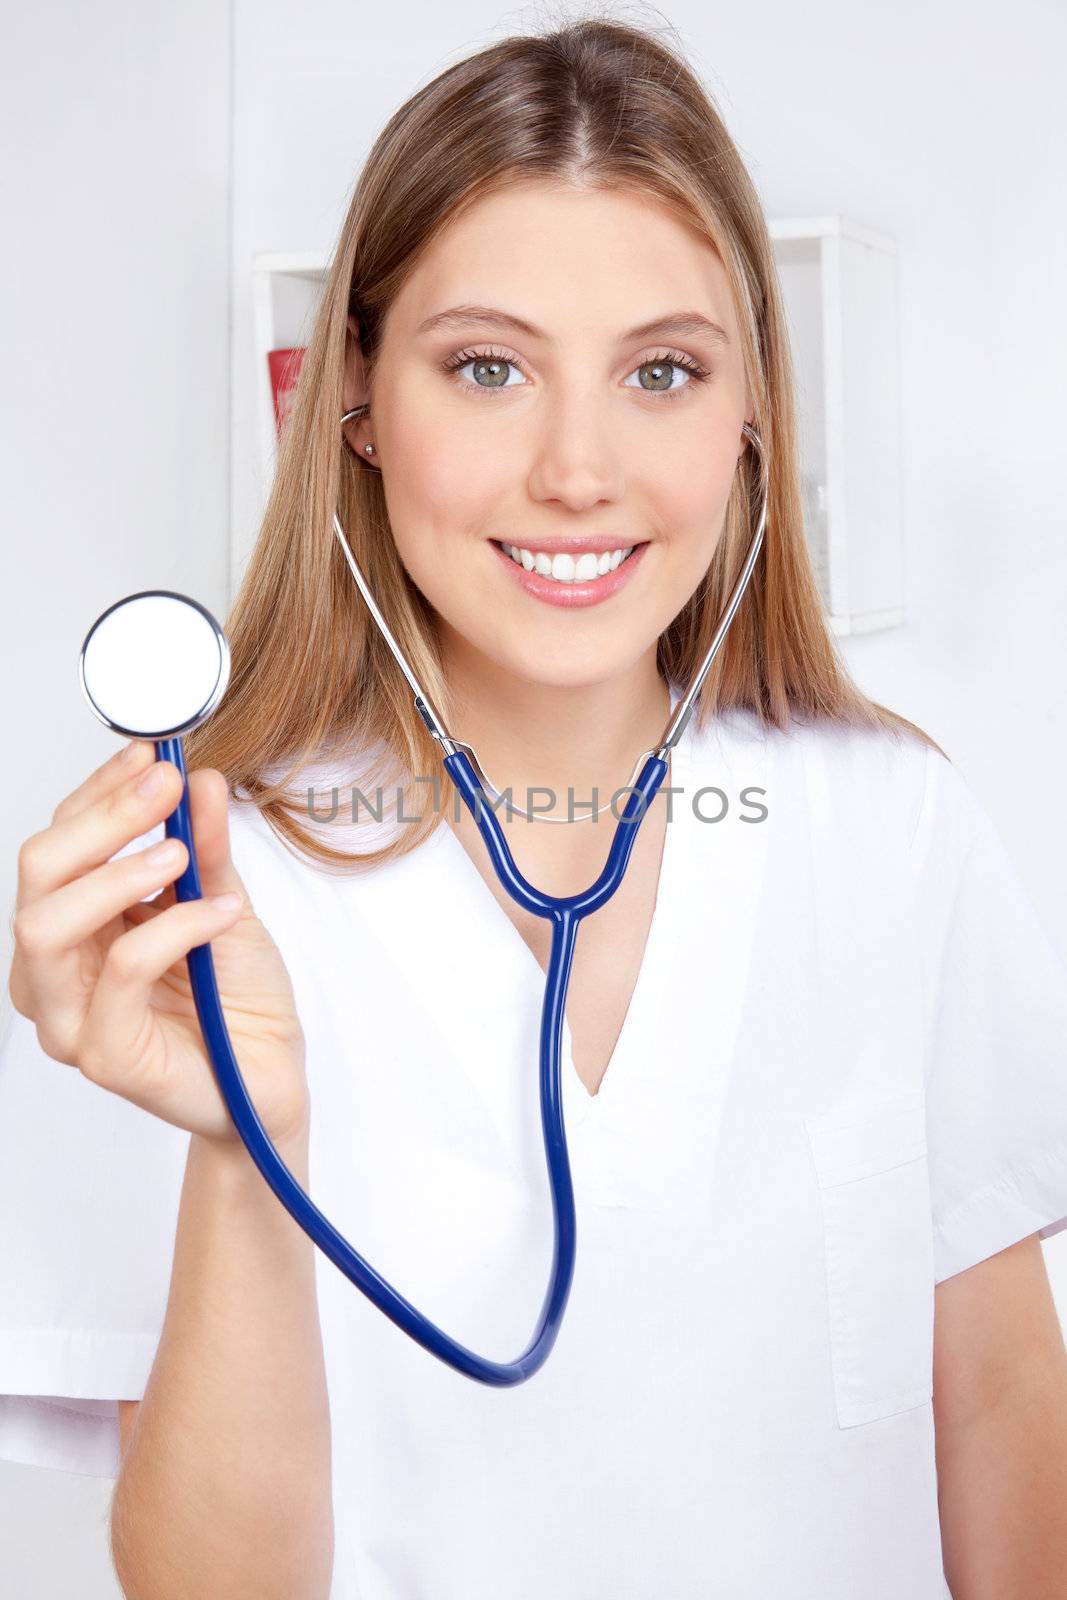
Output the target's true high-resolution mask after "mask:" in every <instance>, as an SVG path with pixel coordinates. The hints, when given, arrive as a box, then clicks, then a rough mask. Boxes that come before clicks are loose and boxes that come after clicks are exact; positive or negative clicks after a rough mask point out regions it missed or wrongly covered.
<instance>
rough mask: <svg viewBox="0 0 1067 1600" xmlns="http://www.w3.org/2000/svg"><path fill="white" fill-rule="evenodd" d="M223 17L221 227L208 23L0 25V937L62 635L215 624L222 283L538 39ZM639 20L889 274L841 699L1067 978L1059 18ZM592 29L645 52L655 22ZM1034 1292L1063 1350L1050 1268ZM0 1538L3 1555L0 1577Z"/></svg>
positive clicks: (62, 7)
mask: <svg viewBox="0 0 1067 1600" xmlns="http://www.w3.org/2000/svg"><path fill="white" fill-rule="evenodd" d="M233 6H234V38H233V66H234V76H233V84H232V95H233V99H232V135H233V152H232V155H233V170H232V218H231V217H229V216H228V191H227V139H228V134H229V131H230V125H229V120H228V119H229V112H230V100H229V93H230V88H229V85H228V81H227V75H228V70H229V43H228V38H227V25H228V18H227V8H226V6H225V5H223V4H222V3H221V0H220V3H219V4H217V5H214V6H213V5H211V4H210V3H209V0H190V3H188V4H186V5H185V6H184V7H183V9H182V10H181V11H180V12H179V11H178V10H175V9H171V10H170V11H165V10H164V9H162V8H158V7H153V8H144V7H138V6H135V5H133V4H120V3H118V0H97V3H96V4H95V6H94V7H93V8H92V13H91V20H90V14H89V13H88V12H87V11H86V10H85V9H84V8H79V7H78V6H76V5H74V4H73V3H71V0H66V3H64V4H57V3H53V4H52V6H51V7H50V8H49V9H48V10H47V12H46V11H44V10H41V9H38V10H34V11H26V12H25V14H23V13H20V14H19V15H18V16H17V17H16V18H15V20H14V22H13V23H11V22H9V23H8V24H7V27H8V31H9V32H10V33H12V34H13V35H14V37H13V38H11V39H9V40H8V41H7V46H8V47H7V48H6V49H5V51H4V61H5V67H4V69H3V75H4V78H5V79H6V80H7V81H6V82H5V83H4V84H3V95H2V96H0V101H2V102H3V103H4V108H3V111H2V113H0V115H2V116H3V118H4V122H5V126H4V130H3V131H4V132H5V133H6V135H7V137H6V138H5V139H4V141H3V145H2V151H3V153H2V155H0V164H2V165H0V171H2V173H3V184H4V196H3V199H4V201H5V204H4V207H3V210H4V214H5V215H6V216H8V217H14V218H15V219H16V224H15V226H14V228H13V229H12V230H11V233H12V238H11V240H10V242H9V244H8V247H7V249H6V251H5V255H4V257H3V260H4V265H5V267H6V269H7V272H6V277H7V297H8V301H9V304H10V303H14V304H16V305H17V307H18V314H17V315H15V316H8V317H7V318H5V319H4V320H5V344H6V352H7V356H8V379H7V382H6V385H5V392H6V397H7V398H6V402H5V409H6V413H7V416H6V418H5V426H4V428H3V444H4V449H5V452H6V455H7V463H6V469H5V473H4V480H3V481H4V489H5V495H6V506H5V517H4V530H3V537H4V548H5V562H6V563H7V571H6V573H5V576H6V577H7V582H6V583H5V584H4V586H3V595H4V600H3V604H4V617H5V624H6V626H5V629H4V634H3V638H2V641H0V650H2V651H3V652H4V657H5V659H4V662H3V665H4V667H5V669H6V672H7V681H8V682H9V683H12V684H13V685H15V686H16V692H15V693H14V694H13V695H12V696H11V697H10V700H9V704H8V707H7V711H8V717H9V731H10V733H11V734H12V735H13V737H12V739H11V741H10V748H11V749H13V750H15V751H18V752H20V754H21V752H24V751H29V752H31V755H32V761H31V763H30V766H29V769H28V770H27V768H26V766H25V765H24V764H20V765H19V767H18V768H17V769H16V768H15V766H14V764H13V760H12V758H11V757H7V758H6V766H5V769H4V773H5V777H6V779H7V782H6V783H5V787H4V793H5V798H6V803H5V809H4V817H3V830H4V840H5V847H4V851H3V857H2V860H0V891H2V893H3V895H4V897H5V899H6V900H7V901H8V902H10V898H11V895H12V893H13V885H14V878H13V871H14V852H15V847H16V844H17V841H18V840H19V839H20V838H22V837H24V836H25V834H26V833H27V832H29V831H31V829H35V828H37V827H41V826H43V825H44V824H45V823H46V822H47V820H48V815H49V813H50V810H51V807H52V805H54V803H55V800H56V798H58V796H59V795H60V794H61V793H63V792H64V791H65V790H66V789H67V788H69V787H71V786H72V785H73V784H74V783H75V782H77V781H79V779H80V778H81V776H82V775H83V774H84V773H85V772H86V771H87V770H88V768H89V767H90V766H91V765H93V764H95V763H96V762H97V761H98V760H100V759H102V758H103V756H104V755H105V754H107V753H108V751H109V750H110V749H111V748H112V740H111V737H110V736H109V735H108V734H107V733H106V732H105V730H104V729H103V728H100V727H99V726H97V725H96V724H95V723H94V722H93V720H92V718H91V717H90V715H89V712H88V710H87V709H86V708H85V707H84V706H83V705H82V703H81V701H80V696H79V692H78V690H77V687H76V682H75V663H76V657H77V650H78V646H79V645H80V642H81V638H82V636H83V634H84V632H85V630H86V628H87V627H88V626H89V624H90V623H91V622H92V620H93V619H94V618H95V617H96V615H97V614H98V612H99V611H100V610H102V609H103V608H104V606H105V605H106V604H108V603H110V602H111V601H112V600H114V599H115V598H117V597H118V595H119V594H122V593H128V592H129V591H131V590H133V589H136V588H140V587H144V586H148V585H149V584H167V585H169V586H173V587H175V588H179V589H186V590H188V591H189V592H191V593H193V594H195V595H197V596H198V597H199V598H202V599H203V600H204V601H205V602H206V603H207V604H208V605H209V606H211V607H212V608H213V609H216V608H217V609H218V610H219V611H224V610H225V588H226V580H227V574H226V565H225V551H226V546H227V538H228V528H229V525H230V519H231V518H232V525H233V526H234V527H235V528H236V529H237V530H238V531H239V533H240V534H241V536H242V537H243V536H244V534H245V532H246V531H247V529H248V527H249V521H250V519H251V518H252V517H253V515H254V508H255V507H256V506H257V505H258V503H259V495H258V488H257V481H256V473H257V472H258V470H259V466H258V451H257V434H256V426H255V417H254V410H253V407H254V400H255V373H254V369H253V366H252V333H251V303H250V293H249V263H250V260H251V257H252V255H253V254H254V253H255V252H256V251H260V250H317V251H327V250H329V249H330V248H332V246H333V243H334V240H335V237H336V233H337V230H338V228H339V226H340V222H341V219H342V216H343V214H344V210H345V206H346V203H347V199H348V196H349V194H350V191H351V187H352V184H353V182H354V179H355V176H356V173H357V171H358V168H359V165H360V163H361V161H362V160H363V158H364V156H365V154H366V151H367V149H368V148H369V146H370V144H371V142H372V140H373V138H374V136H375V134H376V133H377V131H378V129H379V128H380V126H381V124H382V123H383V122H384V120H385V119H386V117H387V116H388V115H389V114H390V113H391V112H392V111H393V110H394V109H395V107H396V106H397V105H398V104H399V103H400V102H401V101H402V100H403V99H405V98H406V97H407V96H408V95H409V94H410V93H411V92H412V91H413V90H414V89H415V88H416V87H417V86H418V85H420V84H422V83H424V82H425V81H426V80H427V79H428V78H430V77H431V76H433V75H434V73H436V72H437V71H438V70H439V69H440V68H441V67H442V66H444V65H446V64H447V63H449V62H451V61H453V60H456V59H458V58H459V57H460V56H463V55H465V54H467V53H469V52H470V51H471V50H474V49H476V48H478V47H480V46H481V45H482V44H484V43H487V42H488V41H489V40H490V39H492V38H496V37H498V36H500V35H501V34H502V33H505V32H520V31H523V30H524V29H527V28H531V27H533V28H537V27H539V26H540V25H541V22H542V20H543V18H544V17H545V16H546V15H547V14H548V8H547V7H546V8H542V7H537V6H530V7H519V8H514V9H509V10H503V9H501V10H499V11H498V10H497V8H496V7H495V6H493V5H491V4H488V3H481V0H466V3H462V0H453V3H451V4H450V5H449V6H448V8H447V9H442V8H441V7H438V6H435V5H434V4H431V3H430V0H400V3H399V4H398V5H396V6H394V7H393V8H391V9H389V10H387V11H385V12H380V11H378V10H375V9H373V8H367V7H359V6H353V5H352V4H351V0H315V3H314V4H310V5H297V4H295V3H293V4H283V3H281V0H273V3H270V0H258V3H255V4H253V3H251V0H233ZM664 11H665V12H666V14H667V17H668V19H669V20H670V21H671V22H672V23H674V24H675V26H676V27H677V28H678V29H679V30H680V32H681V34H682V37H683V42H684V44H685V46H686V48H687V50H688V53H689V55H690V58H691V59H692V60H693V61H694V63H695V64H696V66H697V67H698V70H700V71H701V73H702V75H703V76H704V79H705V81H706V82H707V83H708V85H709V87H710V88H711V90H712V92H713V94H714V95H715V97H716V99H717V101H718V104H719V106H720V109H721V110H722V112H723V114H724V116H725V118H726V121H727V123H728V125H729V126H730V128H731V130H732V132H733V134H734V136H735V138H736V139H737V141H738V143H739V145H740V147H741V149H742V152H743V154H744V156H745V157H746V159H747V161H748V163H749V166H750V169H751V171H752V173H753V176H754V178H755V180H756V183H757V186H758V188H759V190H760V193H761V197H762V199H763V202H764V206H765V209H766V211H767V212H768V214H769V215H771V216H798V215H822V214H825V213H843V214H845V215H847V216H849V217H850V218H853V219H854V220H856V221H858V222H861V223H867V224H868V225H870V226H872V227H875V228H878V229H880V230H883V231H886V232H888V233H890V234H892V235H893V236H894V237H895V238H896V240H897V242H898V246H899V251H900V272H901V329H902V339H903V350H902V363H903V372H902V378H903V410H904V432H903V439H902V452H903V462H904V474H905V480H904V495H905V514H906V541H907V543H906V559H907V567H908V590H909V605H910V612H909V618H908V621H907V624H906V626H905V627H903V628H901V629H899V630H895V631H893V632H890V633H886V634H883V635H876V636H872V637H869V638H865V639H859V640H852V641H848V642H846V644H845V646H844V653H845V655H846V658H847V660H848V661H849V664H850V666H851V667H852V669H853V671H854V672H855V674H856V676H857V677H858V679H859V682H860V683H861V685H862V686H863V688H864V689H865V690H866V691H867V692H868V693H870V694H872V695H873V696H874V697H875V698H877V699H879V700H881V701H883V702H884V703H886V704H889V705H890V706H892V707H893V708H894V709H897V710H899V711H902V712H904V714H905V715H907V716H909V717H911V718H912V719H913V720H914V721H917V722H918V723H920V724H921V725H922V726H924V727H925V728H927V729H928V730H929V731H930V732H931V733H932V734H933V735H934V737H935V738H936V739H937V740H938V741H939V742H940V743H941V744H942V745H943V746H944V747H945V748H946V749H947V750H948V752H949V753H950V755H952V756H953V758H954V759H955V760H956V761H957V762H958V763H959V765H960V766H961V768H962V769H963V771H964V773H965V775H966V776H967V777H968V778H969V780H970V781H971V782H972V783H973V785H974V786H975V788H976V790H977V791H978V793H979V794H980V796H981V797H982V799H983V800H984V801H985V803H986V804H987V806H988V807H989V809H990V811H991V812H992V814H993V816H994V818H995V820H996V821H997V823H998V824H999V826H1000V827H1001V829H1002V831H1003V834H1004V836H1005V839H1006V841H1007V843H1008V846H1009V849H1010V850H1011V852H1012V854H1013V856H1014V858H1015V860H1016V861H1017V863H1018V865H1019V867H1020V870H1021V871H1022V873H1023V876H1024V878H1025V879H1026V882H1027V884H1028V887H1029V889H1030V891H1031V894H1032V896H1033V899H1034V902H1035V904H1036V905H1037V907H1038V909H1039V911H1040V912H1041V914H1042V915H1043V917H1044V920H1045V922H1046V924H1047V926H1048V927H1049V929H1050V931H1051V932H1052V934H1053V936H1054V937H1055V938H1056V939H1057V941H1058V943H1059V945H1060V947H1061V949H1063V950H1064V951H1065V952H1067V856H1065V852H1064V851H1063V849H1062V845H1061V835H1060V830H1059V814H1058V810H1059V801H1060V797H1061V796H1062V795H1063V793H1064V792H1065V781H1067V758H1065V755H1064V744H1065V741H1067V647H1065V644H1064V632H1065V630H1064V628H1063V626H1062V623H1061V621H1060V616H1059V608H1060V603H1061V600H1060V597H1061V596H1062V594H1063V593H1064V590H1065V588H1067V514H1065V511H1064V502H1063V494H1062V491H1061V487H1060V481H1059V480H1060V477H1061V475H1062V461H1063V451H1062V444H1061V440H1062V437H1063V431H1064V425H1065V421H1067V415H1065V413H1067V405H1065V398H1064V389H1063V377H1062V375H1063V372H1064V369H1065V358H1067V337H1065V335H1067V307H1065V303H1064V299H1063V295H1062V292H1061V286H1062V284H1063V282H1064V281H1067V230H1065V228H1064V214H1063V205H1062V170H1063V158H1064V136H1063V131H1062V110H1061V108H1062V106H1063V104H1064V103H1065V101H1067V70H1065V67H1064V62H1065V61H1067V22H1065V20H1064V14H1063V11H1062V8H1061V7H1058V6H1056V5H1055V4H1054V0H1019V3H1016V4H1015V5H1013V6H1012V7H1011V8H1010V11H1005V9H1004V8H1003V7H1002V6H1000V5H995V4H993V3H992V0H979V3H977V4H975V3H969V4H965V3H963V0H939V3H938V4H937V5H936V6H931V5H929V3H928V0H924V3H919V0H893V3H890V0H881V3H880V4H872V5H867V6H865V7H862V8H857V7H856V6H855V5H853V4H850V3H847V0H811V3H809V4H806V5H804V6H800V7H798V6H796V5H795V4H793V3H792V0H765V3H764V4H763V5H761V6H758V7H738V6H736V5H734V4H730V5H727V4H725V3H723V0H676V3H674V4H669V3H664ZM149 12H151V13H152V14H148V13H149ZM620 14H622V15H624V16H627V17H629V18H632V20H635V21H637V22H639V23H641V22H644V23H646V24H651V25H656V23H657V21H658V18H657V15H656V13H655V12H654V11H653V10H652V8H651V7H650V8H648V9H645V8H642V7H641V6H628V7H626V8H625V10H624V11H622V12H621V13H620ZM230 224H232V240H231V241H230V246H229V248H230V251H231V253H230V258H229V262H228V263H227V249H228V244H227V228H228V225H230ZM227 271H229V272H230V273H231V275H232V306H233V327H232V342H231V344H230V349H229V356H230V357H231V358H232V373H233V396H232V430H233V431H232V446H233V469H232V483H228V476H227V475H228V465H227V447H228V444H229V440H228V438H227V435H226V429H227V372H228V362H227V347H226V341H227V337H228V335H227V302H228V295H227V287H228V286H227V283H226V273H227ZM42 490H43V491H44V493H45V494H46V495H47V500H42ZM16 558H17V565H16ZM60 560H61V561H62V568H60V566H59V562H60ZM31 782H32V784H33V785H34V786H35V792H31V789H30V784H31ZM8 958H9V951H8V950H5V951H4V954H3V960H4V966H5V968H6V965H7V960H8ZM1046 1259H1047V1260H1048V1263H1049V1268H1050V1272H1051V1274H1052V1277H1053V1281H1054V1287H1055V1290H1056V1294H1057V1301H1058V1304H1059V1307H1060V1312H1061V1316H1063V1317H1067V1235H1061V1236H1060V1237H1059V1238H1057V1239H1055V1240H1052V1241H1050V1243H1049V1244H1048V1245H1047V1246H1046ZM50 1478H51V1475H49V1474H32V1473H29V1472H26V1473H21V1472H20V1471H18V1470H17V1469H6V1470H4V1471H2V1472H0V1496H4V1497H5V1498H6V1500H7V1502H8V1504H9V1506H13V1507H14V1508H15V1511H14V1514H13V1515H12V1517H11V1518H10V1519H9V1520H10V1524H11V1526H10V1534H11V1537H12V1539H13V1541H14V1542H13V1545H12V1546H11V1550H13V1552H14V1553H13V1554H11V1553H10V1551H9V1553H8V1554H7V1555H5V1556H4V1557H3V1558H0V1571H2V1570H3V1562H4V1561H6V1562H8V1563H9V1564H10V1563H11V1562H14V1563H15V1564H16V1566H17V1578H16V1579H15V1580H14V1581H13V1582H11V1581H9V1585H8V1587H9V1588H11V1587H13V1589H14V1591H15V1592H17V1593H18V1594H19V1595H20V1596H22V1597H25V1600H36V1597H37V1596H42V1597H43V1596H44V1595H46V1594H47V1595H49V1596H51V1595H54V1594H58V1593H63V1592H68V1591H67V1590H66V1589H65V1588H64V1587H63V1586H62V1585H61V1584H59V1583H57V1582H56V1581H55V1578H54V1577H53V1578H52V1580H51V1581H49V1579H48V1578H47V1577H46V1576H41V1571H42V1567H41V1563H42V1562H43V1563H45V1564H47V1562H48V1561H49V1560H50V1559H51V1558H52V1554H53V1550H54V1547H55V1541H54V1540H53V1539H49V1538H48V1537H47V1536H45V1537H42V1535H47V1533H48V1531H49V1530H50V1529H51V1530H53V1531H54V1529H55V1528H57V1527H60V1526H62V1527H64V1528H66V1527H68V1526H72V1525H73V1522H72V1519H73V1516H74V1503H75V1495H74V1493H72V1491H71V1490H70V1489H69V1487H68V1486H67V1485H65V1484H64V1483H63V1482H62V1481H61V1480H58V1479H57V1481H56V1483H55V1484H52V1483H51V1481H48V1482H46V1483H42V1482H41V1481H40V1480H42V1479H45V1480H50ZM31 1479H32V1480H33V1481H32V1484H30V1480H31ZM22 1483H26V1484H30V1487H28V1488H26V1489H25V1490H24V1491H20V1490H19V1487H18V1486H19V1485H20V1484H22ZM20 1492H21V1493H22V1496H23V1497H22V1499H21V1500H20V1499H19V1494H20ZM80 1492H81V1489H80V1487H79V1489H78V1491H77V1493H78V1494H80ZM79 1503H80V1502H79ZM94 1503H95V1502H94ZM101 1503H102V1502H101ZM20 1507H21V1508H23V1509H24V1510H25V1513H26V1515H25V1518H23V1517H21V1516H20V1515H19V1508H20ZM7 1520H8V1519H5V1523H6V1521H7ZM8 1533H9V1528H8V1527H7V1526H6V1525H2V1526H0V1548H2V1547H3V1542H4V1536H5V1535H7V1534H8ZM20 1563H21V1564H20ZM100 1571H101V1574H105V1568H104V1567H103V1566H101V1569H100ZM4 1575H5V1576H7V1574H4ZM94 1581H96V1582H97V1587H96V1588H95V1589H94V1588H93V1587H92V1585H91V1582H90V1579H89V1578H87V1577H86V1575H85V1569H84V1568H83V1569H82V1573H81V1576H80V1578H79V1582H78V1585H77V1593H78V1594H79V1596H81V1597H83V1600H92V1597H95V1596H96V1595H97V1594H99V1595H105V1594H108V1593H110V1592H112V1591H111V1590H110V1589H109V1588H108V1587H107V1584H106V1581H105V1576H101V1577H99V1579H98V1580H94ZM20 1585H21V1586H20ZM70 1592H74V1591H73V1590H72V1591H70Z"/></svg>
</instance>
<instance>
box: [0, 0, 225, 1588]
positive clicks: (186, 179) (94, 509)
mask: <svg viewBox="0 0 1067 1600" xmlns="http://www.w3.org/2000/svg"><path fill="white" fill-rule="evenodd" d="M0 62H2V66H0V80H2V81H0V215H2V216H3V219H4V229H3V249H2V255H0V275H2V288H3V315H2V319H0V322H2V327H3V352H4V364H5V371H6V377H5V380H4V385H3V402H2V404H3V425H2V427H0V450H2V451H3V457H2V462H3V470H2V475H0V482H2V485H3V510H2V513H0V549H2V562H3V567H2V573H0V597H2V598H0V605H2V615H3V628H2V629H0V669H2V671H3V681H4V683H5V684H6V685H7V686H8V688H7V692H6V694H5V696H4V717H5V722H6V727H5V740H4V750H3V754H2V755H0V761H2V763H3V765H2V768H0V775H2V779H3V813H2V822H0V827H2V850H0V898H2V901H3V906H4V915H3V920H2V930H3V940H4V943H3V949H2V951H0V962H2V970H3V972H4V974H5V983H4V994H3V1015H4V1018H5V1020H6V1018H7V1017H8V1016H9V1015H10V1001H9V999H8V996H7V985H6V973H7V970H8V967H9V965H10V959H11V946H10V937H9V934H10V929H9V915H8V914H9V911H10V909H11V908H12V906H13V900H14V893H15V866H16V859H15V858H16V852H17V846H18V843H19V841H20V840H22V839H24V838H25V837H26V836H27V835H28V834H30V833H34V832H36V831H37V830H38V829H40V828H43V827H45V826H46V825H47V824H48V822H49V820H50V818H51V814H52V811H53V809H54V807H55V805H56V804H57V802H58V800H59V799H60V797H61V796H62V795H63V794H65V793H67V792H68V791H69V790H70V789H72V788H74V787H75V786H76V785H77V784H78V783H80V782H81V781H82V780H83V779H84V778H85V777H86V776H87V775H88V773H89V772H90V771H91V769H92V768H93V767H95V766H98V765H99V763H100V762H101V761H103V760H104V759H105V758H106V757H107V756H108V755H110V754H111V752H112V751H113V750H115V749H117V748H118V744H119V741H118V739H117V738H116V736H115V735H114V734H111V733H109V732H108V730H107V729H106V728H104V727H103V726H102V724H100V723H99V722H97V721H96V719H95V718H94V717H93V716H92V714H91V713H90V711H89V709H88V707H87V706H86V704H85V702H84V700H83V699H82V694H81V690H80V688H79V686H78V678H77V662H78V652H79V649H80V647H81V642H82V639H83V638H84V636H85V634H86V632H87V631H88V629H89V627H90V626H91V625H92V623H93V621H94V620H95V619H96V617H97V616H98V615H99V614H100V612H101V611H103V610H104V609H105V607H106V606H108V605H110V604H111V602H112V601H114V600H117V599H118V598H119V596H120V595H123V594H129V593H131V592H132V591H134V590H136V589H142V588H150V587H165V588H175V589H185V590H188V591H189V592H190V593H192V594H194V595H196V596H197V597H198V598H201V599H203V601H204V602H205V603H206V604H207V605H208V606H210V607H212V608H217V609H219V610H223V609H224V606H225V597H226V590H227V583H228V525H229V510H228V497H229V383H230V362H229V336H230V335H229V319H230V292H229V291H230V271H229V255H230V244H229V238H230V134H231V118H230V104H231V100H230V16H229V8H228V6H227V5H225V4H219V3H216V0H183V4H182V6H181V7H180V8H179V7H174V6H160V5H147V6H146V5H143V4H138V3H136V0H96V3H95V4H93V5H85V4H82V3H79V0H50V3H49V4H47V5H27V6H16V5H14V4H9V5H7V6H5V7H4V11H3V22H2V38H0ZM110 1493H111V1482H110V1480H103V1479H94V1478H84V1477H74V1476H70V1477H68V1476H66V1475H64V1474H62V1473H56V1472H48V1471H43V1470H40V1469H34V1468H21V1467H14V1466H11V1465H8V1464H2V1463H0V1593H3V1594H4V1595H9V1596H11V1597H12V1600H15V1597H17V1600H57V1597H58V1596H61V1595H77V1596H78V1600H105V1597H114V1596H117V1595H118V1594H119V1589H118V1585H117V1583H116V1582H115V1579H114V1576H113V1574H112V1571H111V1564H110V1559H109V1557H108V1554H107V1522H106V1516H107V1507H108V1503H109V1500H110Z"/></svg>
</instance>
